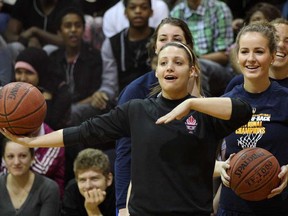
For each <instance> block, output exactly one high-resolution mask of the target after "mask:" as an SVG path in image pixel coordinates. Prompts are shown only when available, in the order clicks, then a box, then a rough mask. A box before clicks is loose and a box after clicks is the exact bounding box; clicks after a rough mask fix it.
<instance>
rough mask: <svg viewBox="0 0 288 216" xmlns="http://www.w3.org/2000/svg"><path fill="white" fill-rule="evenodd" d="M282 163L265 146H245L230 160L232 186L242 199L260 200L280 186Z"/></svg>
mask: <svg viewBox="0 0 288 216" xmlns="http://www.w3.org/2000/svg"><path fill="white" fill-rule="evenodd" d="M279 172H280V165H279V163H278V160H277V159H276V158H275V157H274V155H273V154H271V153H270V152H269V151H267V150H265V149H263V148H258V147H257V148H245V149H243V150H241V151H240V152H238V153H237V154H236V155H234V157H232V159H231V161H230V168H229V169H228V170H227V174H228V175H229V176H230V188H231V189H232V190H233V191H234V192H235V193H236V194H237V195H238V196H240V197H241V198H242V199H244V200H248V201H260V200H264V199H266V198H267V196H268V195H269V194H270V193H271V190H272V189H274V188H276V187H278V186H279V184H280V179H279V178H278V174H279Z"/></svg>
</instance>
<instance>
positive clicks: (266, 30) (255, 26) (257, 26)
mask: <svg viewBox="0 0 288 216" xmlns="http://www.w3.org/2000/svg"><path fill="white" fill-rule="evenodd" d="M248 32H258V33H260V34H262V35H263V37H265V38H267V40H268V46H269V50H270V53H274V52H275V51H276V47H277V44H276V42H277V36H276V29H275V27H274V26H273V25H272V24H270V23H269V22H255V23H252V24H249V25H246V26H244V27H243V28H242V29H241V30H240V31H239V33H238V35H237V38H236V52H237V53H238V52H239V41H240V38H241V36H242V35H244V34H246V33H248Z"/></svg>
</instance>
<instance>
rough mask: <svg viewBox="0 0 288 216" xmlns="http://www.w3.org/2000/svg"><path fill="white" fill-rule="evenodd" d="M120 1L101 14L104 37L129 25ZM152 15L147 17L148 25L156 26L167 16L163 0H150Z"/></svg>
mask: <svg viewBox="0 0 288 216" xmlns="http://www.w3.org/2000/svg"><path fill="white" fill-rule="evenodd" d="M124 9H125V8H124V5H123V2H122V1H119V2H118V3H117V4H115V5H114V6H112V7H111V8H109V9H108V10H107V11H106V12H105V13H104V16H103V32H104V35H105V37H111V36H113V35H115V34H117V33H118V32H120V31H121V30H123V29H124V28H127V27H129V21H128V19H127V17H126V16H125V14H124ZM152 9H153V15H152V17H151V18H150V19H149V26H151V27H154V28H155V27H157V26H158V24H159V23H160V22H161V20H162V19H164V18H166V17H168V16H169V8H168V5H167V4H166V2H164V1H163V0H152Z"/></svg>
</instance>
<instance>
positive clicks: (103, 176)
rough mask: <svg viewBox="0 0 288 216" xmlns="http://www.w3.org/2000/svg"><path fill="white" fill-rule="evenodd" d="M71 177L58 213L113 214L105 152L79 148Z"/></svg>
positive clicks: (77, 215) (86, 215) (109, 173)
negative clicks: (72, 176) (73, 176)
mask: <svg viewBox="0 0 288 216" xmlns="http://www.w3.org/2000/svg"><path fill="white" fill-rule="evenodd" d="M74 173H75V179H72V180H71V181H70V182H69V183H68V185H67V187H66V188H65V192H64V199H63V205H62V210H61V215H69V216H92V215H93V216H94V215H105V216H115V212H116V209H115V193H114V186H113V184H112V183H113V175H112V173H111V172H110V162H109V159H108V156H107V155H106V154H104V153H103V152H102V151H100V150H98V149H92V148H87V149H84V150H82V151H81V152H79V154H78V155H77V157H76V159H75V161H74Z"/></svg>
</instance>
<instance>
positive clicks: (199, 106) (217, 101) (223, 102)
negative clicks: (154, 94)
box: [156, 97, 232, 124]
mask: <svg viewBox="0 0 288 216" xmlns="http://www.w3.org/2000/svg"><path fill="white" fill-rule="evenodd" d="M190 110H196V111H199V112H202V113H205V114H208V115H211V116H213V117H216V118H219V119H223V120H229V119H230V117H231V114H232V102H231V99H230V98H224V97H223V98H218V97H217V98H216V97H215V98H213V97H211V98H190V99H187V100H185V101H184V102H182V103H181V104H179V105H178V106H177V107H175V108H174V109H173V110H172V111H171V112H169V113H168V114H166V115H165V116H162V117H161V118H159V119H158V120H157V121H156V124H162V123H165V124H166V123H168V122H171V121H172V120H175V119H177V120H180V119H181V118H182V117H184V116H185V115H187V114H188V113H189V112H190Z"/></svg>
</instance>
